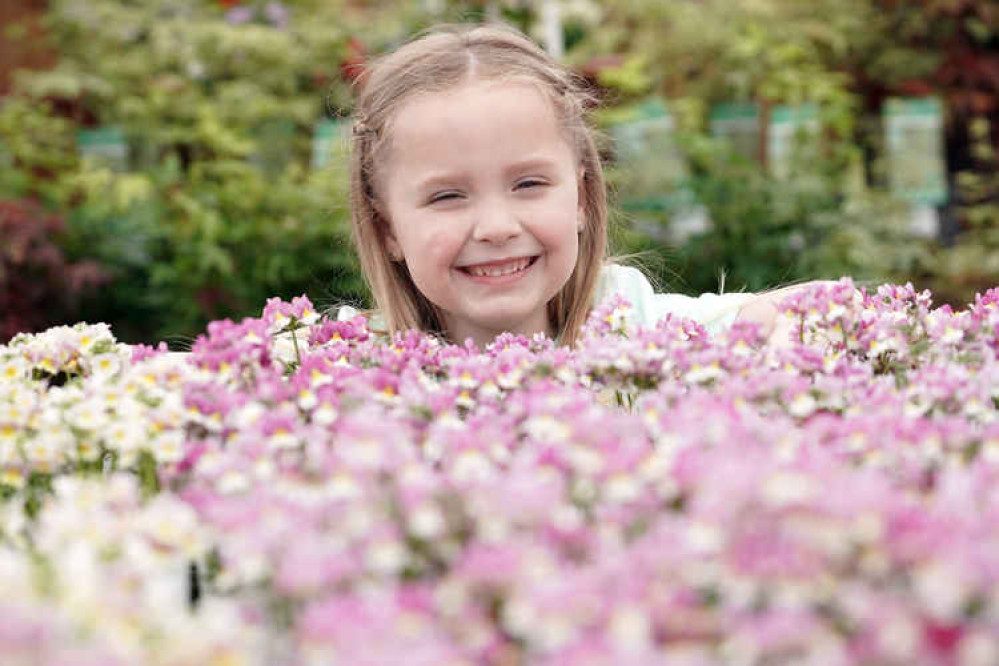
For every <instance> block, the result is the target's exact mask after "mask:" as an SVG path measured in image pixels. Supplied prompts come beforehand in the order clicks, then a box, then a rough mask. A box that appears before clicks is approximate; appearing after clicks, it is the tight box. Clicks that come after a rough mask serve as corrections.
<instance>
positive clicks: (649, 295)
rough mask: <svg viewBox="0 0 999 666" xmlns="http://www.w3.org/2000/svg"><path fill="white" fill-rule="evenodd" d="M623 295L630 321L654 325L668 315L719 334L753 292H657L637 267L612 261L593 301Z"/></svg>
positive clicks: (751, 296) (604, 271) (601, 275)
mask: <svg viewBox="0 0 999 666" xmlns="http://www.w3.org/2000/svg"><path fill="white" fill-rule="evenodd" d="M613 294H620V295H621V296H623V297H624V298H625V299H627V300H628V302H630V303H631V306H632V311H631V313H630V323H632V324H635V325H638V326H655V324H656V322H657V321H659V320H660V319H662V318H663V317H665V316H666V315H667V314H673V315H677V316H680V317H687V318H689V319H693V320H694V321H696V322H697V323H699V324H701V325H702V326H704V327H705V328H706V329H708V331H710V332H712V333H717V332H719V331H721V330H724V329H726V328H728V327H729V326H731V325H732V323H733V322H734V321H735V318H736V316H737V315H738V314H739V308H741V307H742V306H743V305H745V304H746V303H747V302H748V301H750V300H752V299H753V298H754V297H755V296H756V295H755V294H752V293H732V294H701V295H700V296H696V297H695V296H684V295H683V294H657V293H655V291H654V290H653V289H652V285H651V284H650V283H649V279H648V278H647V277H645V274H644V273H642V272H641V271H640V270H638V269H637V268H632V267H631V266H619V265H617V264H609V265H607V266H605V267H604V269H603V271H601V273H600V279H599V281H598V282H597V289H596V295H595V296H594V302H595V303H600V302H602V301H603V300H605V299H606V298H609V297H610V296H611V295H613Z"/></svg>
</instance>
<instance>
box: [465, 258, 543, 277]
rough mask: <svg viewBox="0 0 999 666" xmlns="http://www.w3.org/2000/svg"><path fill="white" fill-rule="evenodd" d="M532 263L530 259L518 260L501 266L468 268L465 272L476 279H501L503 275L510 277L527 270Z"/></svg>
mask: <svg viewBox="0 0 999 666" xmlns="http://www.w3.org/2000/svg"><path fill="white" fill-rule="evenodd" d="M530 263H531V260H530V259H518V260H516V261H511V262H510V263H508V264H502V265H500V266H468V267H466V268H465V270H467V271H468V272H469V273H470V274H471V275H474V276H476V277H499V276H501V275H509V274H510V273H516V272H518V271H522V270H524V269H525V268H527V266H528V264H530Z"/></svg>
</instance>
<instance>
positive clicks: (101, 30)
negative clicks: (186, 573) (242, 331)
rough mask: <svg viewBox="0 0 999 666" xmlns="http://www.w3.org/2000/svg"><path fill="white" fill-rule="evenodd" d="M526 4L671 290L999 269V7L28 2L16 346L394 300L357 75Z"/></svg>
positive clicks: (942, 282) (7, 261) (962, 3)
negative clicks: (349, 157)
mask: <svg viewBox="0 0 999 666" xmlns="http://www.w3.org/2000/svg"><path fill="white" fill-rule="evenodd" d="M495 18H501V19H503V20H505V21H507V22H510V23H513V24H515V25H517V26H519V27H521V28H522V29H524V30H525V31H527V32H528V33H529V34H531V35H532V36H534V37H536V38H537V39H538V41H539V42H541V43H542V44H544V45H545V46H546V48H548V49H549V50H550V51H552V52H554V53H556V54H560V57H561V58H562V59H564V61H565V62H566V63H568V64H569V65H570V66H571V67H572V68H574V69H575V70H576V71H577V72H579V74H580V75H582V76H584V77H586V79H587V80H588V81H589V82H590V83H591V85H592V86H593V89H594V91H595V92H596V93H597V94H598V95H599V97H600V98H601V99H602V100H603V103H604V106H603V107H602V109H600V110H599V111H597V113H596V115H595V120H596V122H597V123H598V124H599V126H600V128H601V130H602V136H603V137H604V138H605V139H606V140H605V142H604V151H605V154H606V158H607V163H608V165H609V175H610V180H611V183H612V186H613V190H614V196H613V201H614V215H613V221H614V229H613V241H614V249H615V251H616V252H617V253H635V252H638V253H641V254H640V255H639V260H640V261H641V262H642V263H643V265H644V267H645V268H646V269H647V270H648V271H649V272H651V273H653V274H655V275H657V276H658V280H659V282H660V284H661V285H662V286H663V288H665V289H669V290H673V291H682V292H688V293H699V292H705V291H718V290H719V289H724V290H727V291H733V290H742V289H747V290H759V289H763V288H767V287H772V286H775V285H778V284H784V283H788V282H793V281H796V280H803V279H809V278H817V277H838V276H840V275H852V276H854V277H855V278H857V279H859V280H870V281H872V282H886V281H894V282H905V281H912V282H913V283H914V284H915V285H916V286H917V287H918V288H929V289H932V290H933V292H934V294H935V298H936V300H937V301H938V302H951V303H954V304H963V303H965V302H967V301H968V300H969V299H970V298H972V296H973V294H974V293H975V292H976V291H983V290H984V289H985V288H987V287H990V286H993V285H994V284H995V283H996V282H997V281H999V161H997V157H996V148H997V146H999V4H997V3H995V2H985V1H982V0H950V1H948V2H939V1H936V0H810V1H809V2H800V0H698V1H695V0H658V1H654V2H641V1H638V0H601V1H597V0H561V1H559V0H533V1H531V0H519V1H518V0H509V1H505V2H499V1H496V2H484V1H483V2H471V1H466V2H457V1H451V0H425V1H424V2H413V1H410V2H402V1H397V0H384V1H379V2H362V1H360V0H286V1H285V2H278V1H273V0H272V1H263V0H243V1H240V0H148V1H147V2H142V3H137V2H128V1H127V0H49V1H42V0H5V2H4V3H3V4H2V5H0V24H2V33H0V342H3V341H6V340H7V339H8V338H9V337H11V336H12V335H14V334H15V333H17V332H19V331H36V330H42V329H44V328H46V327H48V326H51V325H53V324H56V323H65V322H71V321H79V320H88V321H107V322H109V323H110V324H111V325H112V328H113V330H114V332H115V334H116V335H117V336H118V337H119V339H122V340H125V341H129V342H137V341H146V342H152V341H154V340H157V339H165V340H167V341H169V342H170V343H171V344H172V345H177V346H183V345H184V343H185V342H186V341H190V340H191V339H192V338H193V336H195V335H197V334H198V333H199V332H200V331H201V330H203V328H204V325H205V323H206V322H207V321H210V320H213V319H219V318H222V317H234V318H235V317H241V316H246V315H256V314H259V312H260V309H261V307H262V306H263V304H264V301H265V300H266V298H268V297H270V296H283V297H285V298H290V297H291V296H294V295H297V294H301V293H307V294H309V296H310V297H311V298H312V299H313V300H314V301H315V302H317V303H319V304H322V305H326V306H331V305H333V304H336V303H340V302H343V301H363V300H364V299H365V297H366V295H365V292H364V288H363V285H362V282H361V280H360V278H359V274H358V267H357V264H356V261H355V259H354V257H353V252H352V250H351V248H350V245H349V239H348V225H347V218H348V211H347V208H346V199H347V197H346V169H345V151H346V139H345V134H344V128H345V127H349V125H348V120H347V119H348V118H349V114H350V111H351V103H352V97H351V94H352V93H351V83H352V82H353V81H354V80H355V79H356V77H357V76H358V74H359V73H360V72H361V70H362V68H363V66H364V62H365V59H366V58H368V57H369V56H370V55H373V54H377V53H379V52H382V51H384V50H386V49H388V48H391V47H393V46H394V45H397V44H399V43H400V42H402V41H403V40H405V39H406V38H407V37H408V36H410V35H412V34H413V33H415V32H417V31H419V30H420V29H422V28H425V27H427V26H429V25H432V24H434V23H438V22H441V21H470V22H476V21H485V20H491V19H495Z"/></svg>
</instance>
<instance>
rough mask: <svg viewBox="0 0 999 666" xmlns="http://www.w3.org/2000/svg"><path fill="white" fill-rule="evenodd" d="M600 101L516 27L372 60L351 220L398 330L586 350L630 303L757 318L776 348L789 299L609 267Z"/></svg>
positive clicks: (387, 317) (358, 117)
mask: <svg viewBox="0 0 999 666" xmlns="http://www.w3.org/2000/svg"><path fill="white" fill-rule="evenodd" d="M588 101H589V100H588V99H587V94H586V92H585V90H584V88H583V87H582V86H581V84H580V82H579V81H578V80H577V79H576V78H574V77H573V75H571V74H570V73H569V72H567V71H566V70H565V69H563V68H562V67H560V66H559V65H558V64H557V63H555V62H554V61H553V60H552V59H551V58H550V57H549V56H548V55H547V53H545V51H543V50H542V49H541V48H539V47H538V46H536V45H535V44H534V43H533V42H532V41H530V40H529V39H528V38H526V37H525V36H523V35H522V34H520V33H518V32H516V31H514V30H512V29H509V28H503V27H474V28H468V27H464V28H462V27H451V28H441V29H438V30H436V31H434V32H432V33H430V34H428V35H425V36H423V37H421V38H419V39H416V40H415V41H413V42H410V43H408V44H406V45H405V46H402V47H401V48H399V49H398V50H397V51H395V52H394V53H391V54H389V55H387V56H385V57H383V58H382V59H381V60H378V61H377V62H375V63H373V64H372V65H370V66H369V68H368V70H367V71H366V73H365V75H364V77H363V80H362V82H361V88H360V94H359V98H358V102H357V108H356V111H355V119H354V131H353V151H352V156H351V208H352V211H351V221H352V231H353V237H354V242H355V244H356V246H357V251H358V254H359V255H360V261H361V268H362V270H363V272H364V276H365V278H366V279H367V281H368V284H369V285H370V287H371V291H372V293H373V295H374V299H375V304H376V308H377V312H378V315H379V317H380V318H381V319H382V320H383V321H382V322H381V323H382V325H384V327H385V328H386V329H387V330H388V331H390V332H394V331H399V330H404V329H408V328H419V329H421V330H425V331H431V332H437V333H439V334H441V335H443V336H444V337H446V338H447V339H449V340H450V341H452V342H456V343H459V344H460V343H463V342H464V341H465V340H466V339H468V338H471V339H472V340H473V341H474V342H475V343H476V344H477V345H479V347H484V346H485V345H486V344H488V343H489V342H491V341H492V340H493V338H495V336H496V335H498V334H499V333H502V332H504V331H509V332H512V333H518V334H524V335H528V336H530V335H533V334H535V333H545V334H547V335H549V336H551V337H553V338H555V339H556V340H558V341H560V342H561V343H562V344H567V345H572V344H574V343H575V341H576V339H577V337H578V335H579V331H580V327H581V325H582V324H583V322H584V321H585V320H586V317H587V314H588V312H589V311H590V309H591V308H592V307H593V306H594V305H595V304H597V303H599V302H600V301H601V300H602V299H604V298H607V297H608V296H610V295H612V294H615V293H617V294H621V295H622V296H624V297H625V298H627V299H628V300H629V301H630V302H631V303H632V305H633V311H632V313H633V318H634V323H637V324H644V325H653V324H654V323H655V322H656V321H657V320H658V319H659V318H661V317H663V316H665V315H666V314H667V313H675V314H677V315H682V316H686V317H691V318H693V319H696V320H698V321H700V322H701V323H702V324H705V325H706V326H708V327H709V328H714V329H717V328H719V327H723V326H726V325H729V324H731V322H732V321H734V320H736V319H743V320H752V321H757V322H759V323H760V324H761V325H762V326H763V327H764V330H765V331H766V332H768V333H769V334H770V335H771V336H772V337H775V338H776V335H777V333H775V328H776V327H775V322H776V319H777V310H776V308H775V307H774V305H773V303H774V301H775V300H776V299H777V298H778V297H777V296H776V292H773V293H770V294H767V295H761V296H754V295H753V294H726V295H715V294H705V295H703V296H701V297H699V298H692V297H687V296H682V295H678V294H655V293H654V292H653V290H652V287H651V286H650V285H649V282H648V280H647V279H646V278H645V276H644V275H642V273H641V272H639V271H638V270H636V269H634V268H629V267H625V266H619V265H614V264H611V263H607V261H606V252H607V196H606V189H605V184H604V176H603V170H602V168H601V164H600V158H599V156H598V154H597V149H596V146H595V144H594V139H593V134H592V131H591V130H590V128H589V127H588V125H587V121H586V118H585V107H586V105H587V102H588ZM354 314H356V311H355V310H353V309H352V308H342V309H341V311H340V313H339V317H340V318H341V319H345V318H349V317H351V316H353V315H354Z"/></svg>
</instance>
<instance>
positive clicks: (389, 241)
mask: <svg viewBox="0 0 999 666" xmlns="http://www.w3.org/2000/svg"><path fill="white" fill-rule="evenodd" d="M385 249H386V250H388V254H389V258H390V259H391V260H392V261H402V260H403V259H404V257H403V255H402V246H400V245H399V241H397V240H396V238H395V234H393V233H392V229H391V228H389V227H388V226H387V225H386V227H385Z"/></svg>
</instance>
